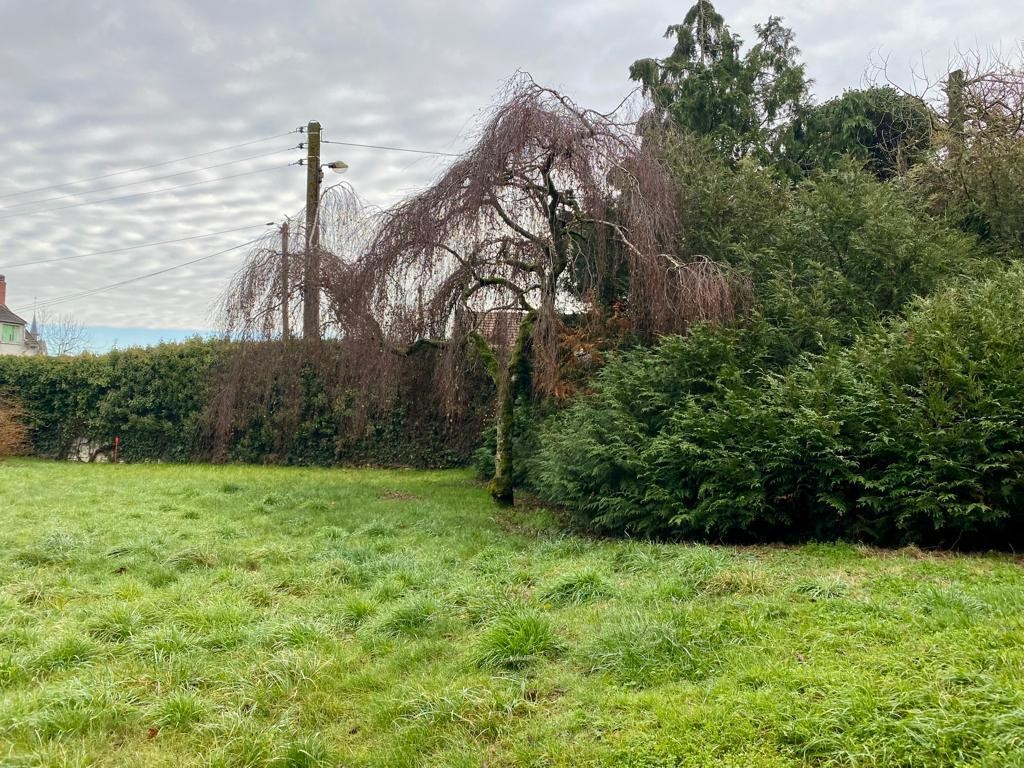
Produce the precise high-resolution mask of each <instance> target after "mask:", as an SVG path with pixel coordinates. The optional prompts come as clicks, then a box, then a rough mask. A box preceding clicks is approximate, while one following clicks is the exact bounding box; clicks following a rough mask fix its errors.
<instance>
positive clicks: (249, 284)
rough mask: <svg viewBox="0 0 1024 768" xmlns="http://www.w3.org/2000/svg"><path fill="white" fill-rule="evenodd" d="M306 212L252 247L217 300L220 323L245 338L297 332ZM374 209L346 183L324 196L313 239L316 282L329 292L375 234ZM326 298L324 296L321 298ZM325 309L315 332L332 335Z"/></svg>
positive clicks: (290, 335)
mask: <svg viewBox="0 0 1024 768" xmlns="http://www.w3.org/2000/svg"><path fill="white" fill-rule="evenodd" d="M304 221H305V214H304V212H300V214H299V215H296V216H295V217H292V218H290V219H288V220H287V221H286V222H285V223H284V224H283V225H282V226H281V228H279V229H275V230H273V231H270V232H267V233H266V234H265V235H264V236H263V237H261V238H260V239H258V240H257V241H256V242H255V243H254V244H253V246H252V247H251V248H250V249H249V252H248V254H247V255H246V258H245V261H244V263H243V264H242V267H241V269H239V270H238V272H237V273H236V274H235V275H234V277H233V278H232V280H231V282H230V283H229V284H228V285H227V287H226V288H225V290H224V291H223V293H222V294H221V297H220V299H219V301H218V305H217V308H216V313H217V315H218V317H219V320H220V325H221V327H222V329H223V330H224V331H225V332H226V333H227V334H228V335H230V336H233V337H237V338H241V339H244V340H262V341H266V340H270V339H274V338H279V339H284V340H288V339H291V338H293V336H295V335H297V334H296V333H295V332H296V330H297V329H299V328H300V327H301V323H302V320H303V316H304V312H303V297H304V296H305V284H306V280H307V275H306V273H305V269H306V260H305V259H304V258H303V256H304V254H303V248H304V242H305V225H304V223H303V222H304ZM374 222H375V211H374V210H373V209H371V208H369V207H367V206H366V205H365V204H364V203H363V202H362V200H360V199H359V197H358V195H356V193H355V192H354V190H353V189H352V187H351V186H349V185H348V184H345V183H342V184H336V185H334V186H332V187H329V188H328V189H327V190H326V191H325V192H324V193H323V196H322V199H321V201H320V206H319V208H318V217H317V220H316V221H315V226H317V227H318V228H319V237H318V238H314V240H313V241H314V242H315V243H316V244H317V245H316V247H317V249H318V251H319V258H318V259H314V260H312V263H315V264H317V265H319V268H320V273H319V276H318V284H319V285H320V286H321V290H322V291H323V292H325V293H330V292H332V291H333V290H334V286H333V285H332V281H334V280H338V279H342V276H343V275H344V273H345V272H346V266H345V265H346V264H350V263H352V262H354V261H356V260H357V259H358V257H359V256H360V255H362V254H363V253H364V252H365V250H366V247H367V244H368V243H369V241H370V239H371V238H372V236H373V231H374V229H373V227H374ZM321 304H323V302H321ZM325 314H326V313H321V317H320V318H318V322H319V328H318V333H317V334H315V336H317V337H322V336H323V335H324V332H325V331H326V332H327V335H330V333H331V330H332V326H331V319H330V317H325V316H324V315H325Z"/></svg>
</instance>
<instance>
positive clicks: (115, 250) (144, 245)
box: [3, 221, 275, 270]
mask: <svg viewBox="0 0 1024 768" xmlns="http://www.w3.org/2000/svg"><path fill="white" fill-rule="evenodd" d="M272 226H275V222H273V221H268V222H266V223H265V224H249V225H248V226H245V227H235V228H234V229H222V230H220V231H219V232H205V233H203V234H201V235H190V236H188V237H179V238H175V239H174V240H159V241H156V242H152V243H139V244H138V245H129V246H126V247H124V248H112V249H110V250H109V251H92V252H91V253H76V254H74V255H72V256H58V257H56V258H53V259H38V260H36V261H21V262H18V263H17V264H5V265H4V266H3V269H5V270H9V269H15V268H16V267H31V266H35V265H36V264H52V263H54V262H57V261H69V260H71V259H84V258H85V257H86V256H107V255H110V254H113V253H125V252H126V251H137V250H140V249H142V248H152V247H154V246H157V245H171V244H173V243H185V242H188V241H189V240H201V239H204V238H207V237H215V236H216V235H226V234H229V233H231V232H242V231H244V230H246V229H255V228H256V227H272Z"/></svg>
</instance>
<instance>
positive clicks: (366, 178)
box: [0, 0, 1024, 338]
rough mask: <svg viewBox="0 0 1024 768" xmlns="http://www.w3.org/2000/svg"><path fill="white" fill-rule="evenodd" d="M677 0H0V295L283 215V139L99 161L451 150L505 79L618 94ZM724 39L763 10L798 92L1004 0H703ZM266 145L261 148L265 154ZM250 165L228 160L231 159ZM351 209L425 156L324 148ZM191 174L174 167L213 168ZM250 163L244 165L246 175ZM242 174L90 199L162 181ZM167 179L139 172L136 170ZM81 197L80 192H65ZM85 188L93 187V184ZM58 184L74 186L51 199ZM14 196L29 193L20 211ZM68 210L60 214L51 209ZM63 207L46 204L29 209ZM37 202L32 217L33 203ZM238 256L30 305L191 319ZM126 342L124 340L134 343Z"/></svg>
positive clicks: (407, 177)
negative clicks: (716, 13)
mask: <svg viewBox="0 0 1024 768" xmlns="http://www.w3.org/2000/svg"><path fill="white" fill-rule="evenodd" d="M688 5H689V3H688V2H686V0H684V1H683V2H661V1H660V0H659V1H657V2H654V1H650V2H645V1H644V0H559V2H550V0H543V1H542V2H541V1H538V0H517V1H516V2H510V1H508V0H505V1H504V2H498V1H496V0H475V1H472V2H463V1H462V0H443V1H441V0H436V1H433V2H431V1H429V0H416V1H415V2H408V1H402V2H384V1H380V0H378V2H356V1H355V0H332V1H327V0H323V1H321V2H303V0H291V1H286V0H275V1H273V2H272V1H270V0H248V1H246V2H242V1H241V0H219V1H218V2H211V1H210V0H0V30H2V32H0V35H2V41H3V44H2V45H0V168H2V172H0V273H3V274H6V276H7V281H8V301H7V303H8V305H9V306H11V307H12V308H13V309H15V310H22V314H23V315H26V316H30V315H31V312H32V306H33V301H34V299H38V301H39V302H45V301H47V300H50V299H53V298H55V297H61V296H68V295H71V294H75V293H77V292H80V291H86V290H89V289H93V288H97V287H101V286H106V285H109V284H111V283H115V282H118V281H120V280H124V279H127V278H130V277H133V276H135V275H140V274H144V273H147V272H151V271H155V270H158V269H162V268H165V267H169V266H173V265H175V264H179V263H181V262H184V261H188V260H190V259H195V258H199V257H202V256H205V255H207V254H210V253H213V252H216V251H218V250H223V249H225V248H230V247H231V246H234V245H238V244H239V243H242V242H244V241H246V240H248V239H250V238H252V237H255V236H256V235H258V234H259V229H258V228H253V229H246V230H244V231H238V232H233V233H228V234H223V235H219V236H216V237H210V238H203V239H196V240H191V241H189V242H185V243H180V244H173V245H165V246H158V247H153V248H144V249H139V250H134V251H128V252H123V253H120V254H109V255H102V256H83V257H82V258H73V259H66V260H63V261H58V262H51V263H47V264H36V265H29V266H11V265H15V264H20V263H23V262H31V261H34V260H42V259H55V258H61V257H68V256H77V255H78V254H87V253H90V252H93V251H105V250H111V249H116V248H124V247H129V246H132V245H135V244H140V243H150V242H154V241H163V240H172V239H178V238H184V237H191V236H194V235H204V234H206V233H210V232H218V231H221V230H226V229H235V228H239V227H244V226H248V225H259V224H260V223H262V222H268V221H280V220H281V218H282V217H283V216H284V215H286V214H293V213H295V212H296V211H297V210H299V209H300V208H301V206H302V203H303V195H304V169H302V168H299V167H295V166H292V167H289V166H288V165H287V164H288V163H290V162H294V161H295V160H297V159H298V157H299V152H298V151H288V148H289V147H291V146H294V145H295V144H297V143H298V141H300V140H301V137H299V136H298V135H295V134H291V135H287V136H280V137H279V138H275V139H271V140H268V141H261V142H259V143H254V144H251V145H249V146H245V147H239V148H236V149H233V150H231V151H227V152H223V153H217V154H208V155H205V156H203V157H197V158H194V159H192V160H188V161H185V162H176V163H169V164H166V165H162V166H160V167H156V168H151V169H149V170H147V171H143V172H138V173H130V174H120V175H116V176H110V177H108V178H104V179H99V180H95V181H90V182H88V183H83V184H76V185H72V186H62V187H58V188H54V189H48V190H44V191H39V192H35V193H33V194H15V193H22V192H24V191H25V190H30V189H35V188H38V187H44V186H50V185H57V184H66V183H67V182H70V181H74V180H77V179H83V178H89V177H95V176H100V175H103V174H110V173H114V172H116V171H121V170H123V169H131V168H137V167H139V166H146V165H151V164H155V163H162V162H164V161H168V160H175V159H177V158H180V157H184V156H187V155H195V154H199V153H205V152H209V151H210V150H213V149H218V148H220V147H225V146H228V145H235V144H240V143H244V142H249V141H253V140H257V139H263V138H265V137H270V136H278V135H280V134H285V133H287V132H288V131H291V130H292V129H294V128H295V127H297V126H299V125H301V124H305V123H306V122H307V121H308V120H311V119H317V120H320V121H321V122H322V123H323V130H324V133H323V135H324V138H325V139H332V140H335V141H349V142H359V143H367V144H386V145H393V146H399V147H408V148H415V149H425V150H433V151H439V152H458V151H460V150H461V149H463V148H464V147H465V146H466V142H467V141H468V139H469V138H470V136H471V133H472V130H473V128H474V126H475V125H476V121H477V120H478V118H479V115H480V111H481V109H483V108H485V107H486V106H487V105H488V104H489V103H490V102H491V101H492V99H493V96H494V94H495V92H496V91H497V90H498V89H499V88H500V86H501V83H502V82H503V81H504V80H505V79H506V78H508V77H509V76H510V75H512V74H513V73H514V72H516V70H525V71H528V72H530V73H531V74H532V75H533V76H534V78H535V79H536V80H538V81H539V82H541V83H544V84H548V85H553V86H555V87H558V88H561V89H563V90H564V91H565V92H567V93H568V94H569V95H571V96H572V97H573V98H575V99H576V100H577V101H578V102H580V103H581V104H583V105H585V106H591V107H596V108H604V109H607V108H610V107H612V106H613V105H614V104H616V103H617V102H618V101H619V100H620V99H621V98H622V97H623V96H624V95H625V94H626V93H627V92H628V91H629V89H630V88H631V85H632V84H631V83H630V82H629V80H628V77H627V69H628V67H629V64H630V63H631V62H632V61H633V60H634V59H636V58H639V57H643V56H659V55H664V54H666V53H667V52H668V50H669V47H670V43H669V42H668V41H666V40H664V39H663V38H662V34H663V32H664V30H665V27H666V26H667V25H668V24H671V23H674V22H677V21H680V20H681V19H682V16H683V15H684V14H685V12H686V9H687V7H688ZM717 5H718V8H719V10H720V11H721V12H722V13H723V14H724V15H725V17H726V19H727V21H728V22H729V23H730V25H731V26H732V28H733V31H735V32H738V33H739V34H740V35H741V36H743V37H744V38H748V39H749V38H750V37H751V36H752V26H753V24H755V23H757V22H761V21H764V20H765V19H766V18H767V17H768V16H769V15H772V14H774V15H780V16H782V17H784V19H785V20H786V22H787V23H788V24H789V25H790V26H792V27H793V28H794V30H795V32H796V37H797V43H798V45H799V46H800V47H801V48H802V50H803V53H804V57H805V60H806V62H807V65H808V71H809V74H810V75H811V76H812V77H813V78H814V80H815V86H814V92H815V95H816V97H817V98H818V99H819V100H824V99H827V98H828V97H830V96H833V95H836V94H838V93H840V92H841V91H842V90H843V88H844V87H850V86H856V85H858V84H859V83H860V82H861V80H862V77H863V74H864V72H865V68H866V66H867V64H868V61H869V59H870V58H871V56H872V54H873V53H875V54H876V55H881V56H887V57H888V58H889V66H890V70H891V72H892V74H893V75H895V76H899V77H901V78H905V77H906V75H907V73H908V71H909V69H910V67H911V66H915V65H917V66H919V65H920V63H921V62H922V60H923V61H924V62H926V64H927V65H928V67H929V69H930V70H931V71H932V73H933V74H934V75H935V76H938V75H941V73H942V71H943V65H944V64H945V63H946V61H947V60H948V58H949V56H950V54H951V51H952V50H953V49H954V48H955V47H956V46H957V45H959V46H960V47H962V48H964V47H966V48H976V47H982V48H985V47H990V46H1001V47H1002V48H1003V49H1004V51H1008V50H1013V49H1014V48H1015V47H1016V46H1017V45H1018V44H1019V43H1020V40H1019V39H1015V38H1014V37H1013V34H1014V33H1016V34H1017V35H1021V34H1022V33H1021V30H1024V3H1019V2H1011V1H1010V0H973V1H972V2H967V0H910V1H909V2H902V3H893V2H881V1H880V0H858V1H857V2H852V1H848V0H772V1H771V2H765V1H762V0H757V2H741V1H740V0H728V1H725V0H722V2H720V3H718V4H717ZM275 151H277V153H276V154H270V155H268V154H267V153H271V152H275ZM256 155H265V156H263V157H259V158H255V159H251V160H248V161H247V162H240V163H238V162H233V161H237V160H240V159H244V158H253V157H254V156H256ZM333 159H343V160H345V161H346V162H348V163H349V165H350V166H351V170H350V171H349V174H348V176H347V179H348V181H349V182H351V183H352V185H353V186H354V187H355V188H356V190H357V191H358V192H359V193H360V195H362V196H363V197H364V199H366V200H367V201H369V202H371V203H375V204H379V205H387V204H389V203H391V202H394V201H395V200H397V199H399V198H401V197H402V196H403V195H406V194H408V193H409V192H411V191H414V190H416V189H418V188H421V187H422V186H423V185H424V184H426V183H428V182H429V181H430V179H431V178H433V177H434V176H435V175H436V174H437V173H438V172H439V171H440V169H442V168H443V167H444V163H445V162H446V160H445V158H443V157H433V156H426V155H415V154H403V153H399V152H382V151H376V150H367V149H356V148H350V147H342V146H333V147H325V151H324V160H325V161H329V160H333ZM229 162H231V163H232V164H230V165H223V166H222V167H220V168H215V169H211V170H207V171H203V172H200V173H194V174H184V173H183V172H184V171H189V170H193V169H196V168H202V167H204V166H209V165H214V164H222V163H229ZM250 172H251V173H250ZM243 173H244V174H247V175H244V176H238V177H236V178H230V179H223V180H221V181H216V182H211V183H208V184H200V185H193V186H188V187H183V188H179V189H177V190H173V191H168V192H165V193H161V194H152V195H145V196H136V197H132V198H129V199H121V200H114V201H109V202H105V203H102V204H96V205H78V204H79V203H82V202H85V201H89V200H96V199H103V198H111V197H124V196H127V195H137V194H138V193H139V192H146V191H151V190H159V189H162V188H165V187H168V186H175V185H181V184H190V183H192V182H195V181H202V180H206V179H216V178H218V177H225V176H235V175H236V174H243ZM171 174H180V175H175V176H174V177H173V178H164V179H162V180H155V181H145V182H144V183H138V184H131V185H129V184H130V183H131V182H143V181H144V180H146V179H152V178H153V177H166V176H169V175H171ZM87 190H94V191H92V192H91V193H88V194H87V193H86V192H87ZM104 190H105V191H104ZM72 193H74V194H72ZM29 201H37V202H35V203H33V204H27V203H29ZM72 206H73V207H72ZM58 207H64V209H63V210H48V211H46V209H53V208H58ZM38 210H44V211H46V212H42V213H38V214H37V215H32V212H33V211H38ZM242 253H243V251H241V250H239V251H234V252H231V253H227V254H224V255H222V256H217V257H214V258H211V259H209V260H207V261H203V262H201V263H199V264H196V265H194V266H191V267H186V268H183V269H179V270H176V271H173V272H170V273H168V274H167V275H164V276H160V277H156V278H152V279H149V280H144V281H141V282H137V283H133V284H131V285H127V286H124V287H121V288H115V289H112V290H109V291H104V292H100V293H96V294H94V295H91V296H88V297H84V298H79V299H75V300H72V301H68V302H65V303H61V304H56V305H53V306H52V307H51V308H50V311H51V312H52V313H58V312H59V313H70V314H71V315H73V316H74V317H75V318H76V319H77V320H79V321H80V322H82V323H84V324H86V325H90V326H116V327H120V328H160V329H169V328H179V329H208V328H212V327H214V323H213V320H212V318H211V316H210V306H211V303H212V301H213V300H214V299H215V297H216V296H217V294H218V292H219V291H220V289H221V287H222V286H223V284H224V282H225V281H226V280H227V279H228V278H229V276H230V275H231V274H232V272H233V271H234V270H235V269H236V268H237V267H238V265H239V263H240V259H241V254H242ZM133 338H135V336H133Z"/></svg>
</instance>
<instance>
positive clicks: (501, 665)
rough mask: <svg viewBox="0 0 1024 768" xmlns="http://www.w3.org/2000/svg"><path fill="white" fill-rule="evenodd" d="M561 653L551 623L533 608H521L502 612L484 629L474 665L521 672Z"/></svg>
mask: <svg viewBox="0 0 1024 768" xmlns="http://www.w3.org/2000/svg"><path fill="white" fill-rule="evenodd" d="M561 650H562V645H561V643H560V642H559V640H558V637H557V636H556V635H555V631H554V629H553V628H552V626H551V620H550V619H549V618H548V617H547V616H546V615H544V614H543V613H541V612H540V611H538V610H536V609H534V608H528V607H521V608H519V609H517V610H511V611H507V612H505V613H502V614H501V615H500V616H498V618H496V619H495V620H494V621H493V622H492V623H491V624H490V625H489V626H488V627H487V628H486V629H485V630H484V633H483V636H482V637H481V638H480V640H479V642H478V644H477V648H476V662H477V664H478V665H479V666H481V667H485V668H490V669H522V668H524V667H528V666H530V665H531V664H533V663H535V662H537V661H539V660H541V659H544V658H553V657H555V656H557V655H558V654H559V653H560V652H561Z"/></svg>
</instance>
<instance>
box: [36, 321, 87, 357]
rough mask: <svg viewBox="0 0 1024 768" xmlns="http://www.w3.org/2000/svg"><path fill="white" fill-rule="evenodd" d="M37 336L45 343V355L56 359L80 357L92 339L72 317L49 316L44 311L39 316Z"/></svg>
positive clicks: (83, 327)
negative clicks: (71, 356) (69, 356)
mask: <svg viewBox="0 0 1024 768" xmlns="http://www.w3.org/2000/svg"><path fill="white" fill-rule="evenodd" d="M39 335H40V336H41V337H42V339H43V341H44V342H46V352H47V354H50V355H54V356H56V357H65V356H68V355H80V354H81V353H83V352H87V351H88V349H89V344H90V343H92V338H91V337H90V336H89V332H88V331H87V330H86V329H85V326H84V325H82V324H81V323H80V322H78V321H77V320H75V318H74V317H73V316H72V315H66V314H60V315H51V314H49V313H47V312H45V311H43V312H41V313H40V315H39Z"/></svg>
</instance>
